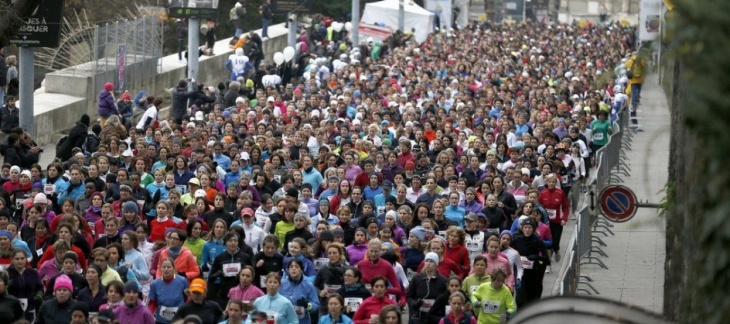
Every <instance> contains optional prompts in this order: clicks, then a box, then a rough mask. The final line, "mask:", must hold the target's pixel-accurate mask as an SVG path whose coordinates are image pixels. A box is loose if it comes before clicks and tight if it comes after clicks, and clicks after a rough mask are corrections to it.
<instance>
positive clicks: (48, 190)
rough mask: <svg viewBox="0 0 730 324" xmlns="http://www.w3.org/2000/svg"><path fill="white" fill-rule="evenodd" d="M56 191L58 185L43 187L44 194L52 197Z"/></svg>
mask: <svg viewBox="0 0 730 324" xmlns="http://www.w3.org/2000/svg"><path fill="white" fill-rule="evenodd" d="M55 191H56V185H54V184H51V183H49V184H46V185H45V186H43V193H44V194H46V195H52V194H53V193H54V192H55Z"/></svg>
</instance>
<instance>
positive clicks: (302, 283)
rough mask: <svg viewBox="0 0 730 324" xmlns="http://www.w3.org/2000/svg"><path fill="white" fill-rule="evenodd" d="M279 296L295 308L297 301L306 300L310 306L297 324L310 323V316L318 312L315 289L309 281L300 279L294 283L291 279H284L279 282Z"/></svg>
mask: <svg viewBox="0 0 730 324" xmlns="http://www.w3.org/2000/svg"><path fill="white" fill-rule="evenodd" d="M279 294H281V295H282V296H284V297H285V298H288V299H289V301H291V302H292V304H294V306H295V307H296V306H297V301H298V300H299V299H301V298H304V299H306V300H307V302H308V303H309V305H312V308H311V309H309V311H308V312H307V313H306V315H304V317H302V318H300V319H299V324H311V323H312V320H311V317H310V314H317V312H318V311H319V296H318V295H317V289H316V288H314V285H312V283H311V282H310V281H308V280H306V279H305V278H300V279H299V281H294V280H292V279H291V278H288V279H284V280H282V281H281V288H280V289H279Z"/></svg>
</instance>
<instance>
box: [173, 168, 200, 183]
mask: <svg viewBox="0 0 730 324" xmlns="http://www.w3.org/2000/svg"><path fill="white" fill-rule="evenodd" d="M192 178H195V174H194V173H192V172H190V171H187V170H186V171H185V172H183V173H182V174H180V173H179V172H177V171H175V184H176V185H179V186H187V185H188V181H190V179H192Z"/></svg>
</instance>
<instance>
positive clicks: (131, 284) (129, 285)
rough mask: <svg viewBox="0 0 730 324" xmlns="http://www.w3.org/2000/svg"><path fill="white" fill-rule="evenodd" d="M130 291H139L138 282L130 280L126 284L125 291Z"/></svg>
mask: <svg viewBox="0 0 730 324" xmlns="http://www.w3.org/2000/svg"><path fill="white" fill-rule="evenodd" d="M130 291H134V292H139V286H137V283H136V282H134V281H129V282H127V284H125V285H124V293H125V294H126V293H128V292H130Z"/></svg>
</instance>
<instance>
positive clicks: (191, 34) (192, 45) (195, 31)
mask: <svg viewBox="0 0 730 324" xmlns="http://www.w3.org/2000/svg"><path fill="white" fill-rule="evenodd" d="M199 47H200V19H199V18H194V19H188V78H190V79H192V80H195V81H197V80H198V61H199V59H200V58H199V56H198V54H199V53H200V52H199V49H198V48H199ZM188 88H189V89H190V90H192V89H193V83H192V82H190V83H189V84H188Z"/></svg>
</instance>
